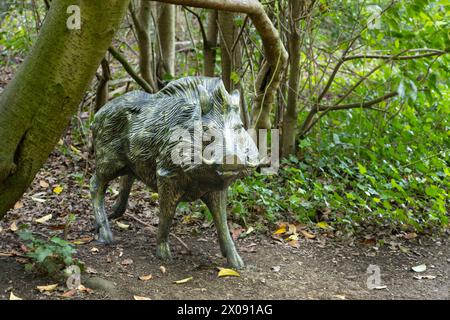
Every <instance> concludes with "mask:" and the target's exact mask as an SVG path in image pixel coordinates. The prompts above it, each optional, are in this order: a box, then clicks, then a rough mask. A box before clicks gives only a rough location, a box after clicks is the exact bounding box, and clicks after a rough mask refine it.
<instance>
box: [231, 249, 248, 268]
mask: <svg viewBox="0 0 450 320" xmlns="http://www.w3.org/2000/svg"><path fill="white" fill-rule="evenodd" d="M227 261H228V264H229V265H230V267H232V268H234V269H243V268H244V267H245V264H244V261H243V260H242V258H241V257H240V256H239V255H238V254H237V253H234V254H230V255H229V256H228V257H227Z"/></svg>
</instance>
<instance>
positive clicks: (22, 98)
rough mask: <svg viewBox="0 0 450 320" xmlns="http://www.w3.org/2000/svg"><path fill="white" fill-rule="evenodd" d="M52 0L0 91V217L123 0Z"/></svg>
mask: <svg viewBox="0 0 450 320" xmlns="http://www.w3.org/2000/svg"><path fill="white" fill-rule="evenodd" d="M78 3H79V6H80V9H81V29H80V30H69V29H67V27H66V20H67V19H68V18H69V16H70V14H67V13H66V12H67V8H68V7H69V6H70V5H73V1H71V0H55V1H53V2H52V5H51V7H50V11H49V13H48V15H47V17H46V19H45V21H44V24H43V27H42V29H41V32H40V35H39V38H38V39H37V41H36V43H35V45H34V46H33V48H32V50H31V52H30V53H29V55H28V56H27V58H26V60H25V62H24V63H23V64H22V66H21V67H20V69H19V71H18V72H17V74H16V76H15V77H14V79H13V80H12V81H11V82H10V83H9V84H8V86H7V87H6V89H5V91H4V92H3V93H2V95H1V96H0V137H1V139H0V217H1V216H3V215H4V214H5V213H6V211H7V210H8V209H9V208H11V207H12V206H13V205H14V203H15V202H16V201H17V200H18V199H19V198H20V197H21V196H22V194H23V193H24V192H25V190H26V188H27V187H28V185H29V184H30V183H31V181H32V180H33V178H34V176H35V174H36V173H37V172H38V170H39V168H40V167H41V166H42V165H43V163H44V162H45V160H46V159H47V157H48V155H49V153H50V152H51V151H52V149H53V148H54V146H55V144H56V142H57V141H58V139H59V137H60V135H61V133H62V132H63V130H64V129H65V127H66V126H67V124H68V123H69V119H70V117H71V116H72V115H73V114H74V113H75V111H76V109H77V106H78V104H79V103H80V101H81V99H82V97H83V94H84V92H85V90H86V88H87V87H88V85H89V83H90V81H91V80H92V78H93V76H94V75H95V72H96V70H97V67H98V65H99V64H100V61H101V60H102V58H103V57H104V55H105V52H106V50H107V48H108V46H109V44H110V43H111V40H112V38H113V36H114V34H115V32H116V30H117V29H118V28H119V25H120V22H121V21H122V18H123V16H124V14H125V12H126V8H127V5H128V1H123V0H109V1H108V3H107V4H106V1H90V0H81V1H79V2H78Z"/></svg>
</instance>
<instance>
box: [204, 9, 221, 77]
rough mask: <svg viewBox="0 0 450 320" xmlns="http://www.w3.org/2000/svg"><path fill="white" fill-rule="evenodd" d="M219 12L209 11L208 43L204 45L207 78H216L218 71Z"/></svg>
mask: <svg viewBox="0 0 450 320" xmlns="http://www.w3.org/2000/svg"><path fill="white" fill-rule="evenodd" d="M218 15H219V14H218V12H217V10H209V12H208V26H207V30H206V39H205V40H206V43H205V44H204V50H203V51H204V52H203V56H204V64H203V69H204V71H203V73H204V75H205V76H207V77H214V75H215V69H216V51H217V50H216V49H217V35H218V32H219V29H218V25H217V19H218Z"/></svg>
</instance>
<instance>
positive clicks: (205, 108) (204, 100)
mask: <svg viewBox="0 0 450 320" xmlns="http://www.w3.org/2000/svg"><path fill="white" fill-rule="evenodd" d="M198 98H199V101H200V107H201V109H202V114H207V113H208V112H209V111H210V110H211V107H212V104H211V101H210V99H209V95H208V91H206V89H205V87H204V86H202V85H199V86H198Z"/></svg>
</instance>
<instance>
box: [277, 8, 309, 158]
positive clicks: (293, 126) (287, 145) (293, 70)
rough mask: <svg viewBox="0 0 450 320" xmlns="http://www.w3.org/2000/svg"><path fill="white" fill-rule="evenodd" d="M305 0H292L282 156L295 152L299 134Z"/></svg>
mask: <svg viewBox="0 0 450 320" xmlns="http://www.w3.org/2000/svg"><path fill="white" fill-rule="evenodd" d="M303 6H304V0H290V3H289V7H290V8H289V9H290V10H289V11H290V16H291V19H290V21H291V23H290V31H291V32H290V35H289V39H288V42H289V59H290V60H289V85H288V102H287V107H286V112H285V114H284V116H283V129H282V140H281V156H282V157H283V158H286V157H288V156H289V155H291V154H294V153H295V149H296V142H295V141H296V136H297V101H298V99H297V98H298V87H299V82H300V70H299V68H300V34H299V31H300V30H299V28H298V25H299V24H298V22H297V20H298V17H300V15H301V14H302V11H303V10H302V8H303Z"/></svg>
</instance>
